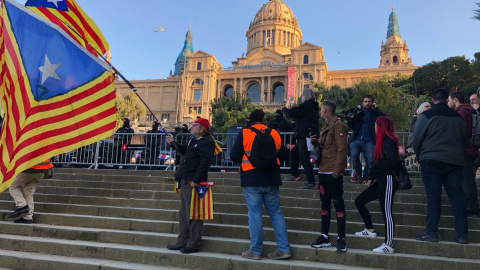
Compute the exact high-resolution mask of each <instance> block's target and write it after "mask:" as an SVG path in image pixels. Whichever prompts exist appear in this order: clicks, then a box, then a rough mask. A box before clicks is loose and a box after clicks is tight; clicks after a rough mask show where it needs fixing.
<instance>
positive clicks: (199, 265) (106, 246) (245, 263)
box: [0, 235, 469, 270]
mask: <svg viewBox="0 0 480 270" xmlns="http://www.w3.org/2000/svg"><path fill="white" fill-rule="evenodd" d="M0 239H1V241H0V247H1V248H2V249H4V250H9V249H11V247H15V246H20V245H22V246H28V247H29V252H28V253H25V252H24V254H23V255H29V254H35V253H40V252H50V253H49V254H50V255H48V256H45V255H44V254H37V255H41V256H42V257H44V259H43V261H47V260H53V259H57V260H58V259H59V258H65V257H73V256H75V257H76V258H77V259H76V261H77V262H78V263H84V264H85V265H86V266H87V267H88V266H89V264H90V265H92V264H93V265H95V264H96V265H97V267H98V268H97V269H159V268H154V266H161V267H162V268H160V269H179V268H163V267H165V266H167V267H173V266H175V267H181V268H182V269H249V270H250V269H251V270H263V269H265V268H266V267H267V268H270V269H279V270H290V269H292V270H293V269H295V270H297V269H298V270H307V269H367V268H365V267H358V266H342V267H341V268H340V267H339V266H338V265H336V264H331V263H322V262H319V261H315V260H311V261H305V260H296V259H295V258H293V259H292V260H284V261H275V260H268V259H264V260H260V261H252V260H248V259H244V258H242V257H241V256H240V255H232V254H225V253H212V252H208V251H202V252H201V253H194V254H189V255H185V254H182V253H180V252H179V251H171V250H168V249H166V248H157V247H145V246H139V245H125V244H111V243H98V242H88V241H79V240H63V239H48V238H44V237H42V238H40V237H30V236H14V235H0ZM205 242H207V243H208V242H209V239H206V240H205ZM243 244H244V245H245V244H247V245H248V243H243ZM234 247H238V246H236V245H234ZM235 249H236V250H238V248H235ZM247 249H248V246H247ZM4 252H5V253H8V251H4ZM34 252H35V253H34ZM51 253H53V254H51ZM240 253H241V252H240ZM0 255H1V253H0ZM41 256H37V257H41ZM294 256H295V255H294ZM66 259H67V260H66V261H70V260H71V259H68V258H66ZM316 259H318V258H316ZM100 260H101V261H107V262H112V261H113V262H115V261H116V262H117V265H118V266H120V267H122V265H123V264H125V263H128V264H129V265H132V266H133V267H135V266H136V265H138V264H142V265H143V266H144V267H145V268H127V267H128V265H126V267H125V268H118V267H116V266H113V267H112V268H103V265H98V262H97V261H100ZM464 261H465V262H462V265H464V266H468V265H469V263H468V262H467V260H464ZM87 262H90V263H87ZM51 265H52V264H50V265H49V266H50V267H46V268H43V267H42V268H41V269H64V268H55V266H54V267H53V268H51ZM213 265H214V266H215V267H214V268H212V266H213ZM62 266H67V265H66V264H64V265H62ZM106 267H110V266H109V265H107V266H106ZM115 267H116V268H115ZM138 267H140V266H138ZM22 269H39V268H22ZM68 269H93V268H90V267H88V268H81V267H79V268H68ZM368 269H371V268H368ZM465 269H467V268H465Z"/></svg>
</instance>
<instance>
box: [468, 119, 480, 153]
mask: <svg viewBox="0 0 480 270" xmlns="http://www.w3.org/2000/svg"><path fill="white" fill-rule="evenodd" d="M470 142H471V143H472V145H473V146H474V147H476V148H480V115H479V114H476V113H472V138H470Z"/></svg>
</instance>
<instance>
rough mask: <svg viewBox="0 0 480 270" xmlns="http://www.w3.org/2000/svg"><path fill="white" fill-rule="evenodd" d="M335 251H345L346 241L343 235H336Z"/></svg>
mask: <svg viewBox="0 0 480 270" xmlns="http://www.w3.org/2000/svg"><path fill="white" fill-rule="evenodd" d="M336 249H337V251H342V252H345V251H347V243H346V241H345V238H343V237H337V246H336Z"/></svg>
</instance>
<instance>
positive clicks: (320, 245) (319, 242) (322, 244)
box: [311, 235, 332, 248]
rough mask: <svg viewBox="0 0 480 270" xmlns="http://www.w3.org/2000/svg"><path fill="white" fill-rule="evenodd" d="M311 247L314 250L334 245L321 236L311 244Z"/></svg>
mask: <svg viewBox="0 0 480 270" xmlns="http://www.w3.org/2000/svg"><path fill="white" fill-rule="evenodd" d="M311 246H312V247H314V248H324V247H331V246H332V244H331V243H330V240H328V238H326V237H325V236H323V235H320V236H319V237H317V240H316V241H315V242H313V243H312V244H311Z"/></svg>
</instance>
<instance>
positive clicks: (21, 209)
mask: <svg viewBox="0 0 480 270" xmlns="http://www.w3.org/2000/svg"><path fill="white" fill-rule="evenodd" d="M27 212H28V205H25V206H24V207H19V208H17V209H15V211H13V212H12V213H10V214H8V217H9V218H16V217H18V216H20V215H21V214H23V213H27Z"/></svg>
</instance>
